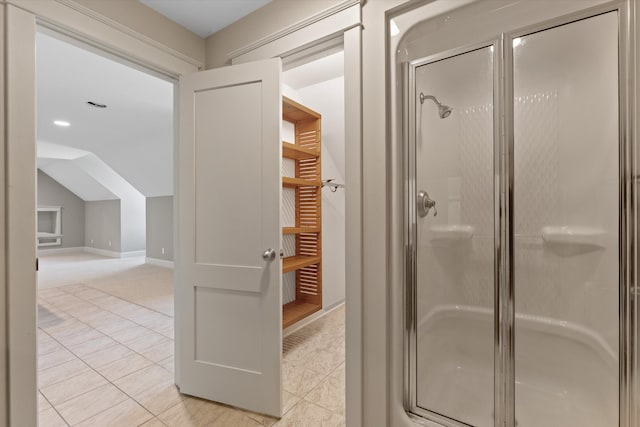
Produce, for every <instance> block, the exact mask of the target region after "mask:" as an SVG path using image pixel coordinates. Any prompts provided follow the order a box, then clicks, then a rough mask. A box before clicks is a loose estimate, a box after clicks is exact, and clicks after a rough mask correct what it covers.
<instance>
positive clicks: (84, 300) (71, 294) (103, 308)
mask: <svg viewBox="0 0 640 427" xmlns="http://www.w3.org/2000/svg"><path fill="white" fill-rule="evenodd" d="M82 285H83V286H86V287H87V288H90V287H89V286H87V285H85V284H82ZM68 286H69V285H68ZM90 289H93V288H90ZM94 290H96V291H99V292H102V293H104V294H105V295H108V296H110V297H112V298H116V299H119V300H120V301H122V302H125V303H127V304H131V305H136V306H138V307H140V308H143V309H147V310H150V311H153V312H155V313H157V314H161V315H163V316H166V317H168V318H170V319H174V317H173V316H169V315H167V314H164V313H160V312H158V311H155V310H151V309H149V308H147V307H144V306H141V305H139V304H136V303H132V302H130V301H127V300H125V299H122V298H120V297H118V296H115V295H112V294H110V293H108V292H104V291H101V290H99V289H94ZM62 292H65V293H66V294H67V295H69V296H73V297H75V298H78V299H79V300H82V301H83V302H85V303H87V304H90V305H92V306H94V307H96V308H99V309H100V310H103V311H106V312H108V313H111V314H113V315H115V316H118V317H120V318H121V319H122V320H127V321H129V322H131V323H135V324H136V325H138V326H140V327H142V328H145V329H148V330H149V331H151V332H155V333H157V334H160V335H162V336H164V337H165V338H169V339H173V338H170V337H167V336H166V335H163V334H162V333H161V332H158V330H155V329H152V328H149V327H148V326H145V325H143V324H142V323H138V322H136V321H135V320H132V319H130V318H127V317H125V316H123V315H121V314H120V313H117V312H115V311H112V310H111V309H110V308H108V307H102V306H100V305H97V304H96V303H94V302H93V300H91V299H85V298H81V297H78V296H76V295H75V294H73V293H70V292H66V291H62ZM94 299H95V298H94ZM48 303H49V304H52V305H53V306H55V307H56V308H57V309H58V310H62V311H64V312H65V314H67V315H68V316H71V317H73V318H74V319H76V320H78V321H79V322H82V323H84V324H85V325H87V326H89V327H91V328H93V329H96V330H98V329H97V328H95V327H93V326H91V325H90V324H88V323H86V322H85V321H83V320H81V319H80V318H78V317H77V316H76V315H73V314H70V313H68V312H67V311H66V310H65V309H63V308H61V307H60V306H59V305H57V304H55V303H54V302H51V301H48ZM125 329H126V327H124V328H122V329H119V330H118V331H121V330H125ZM118 331H114V332H118ZM98 332H100V333H103V332H102V331H100V330H98ZM103 334H104V333H103Z"/></svg>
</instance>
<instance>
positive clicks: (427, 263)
mask: <svg viewBox="0 0 640 427" xmlns="http://www.w3.org/2000/svg"><path fill="white" fill-rule="evenodd" d="M413 67H414V68H413V71H412V73H411V74H412V75H414V76H415V79H414V82H413V84H412V85H413V89H412V90H411V93H412V94H413V96H414V99H413V100H411V101H410V102H412V103H413V107H414V108H413V111H414V114H413V116H414V120H415V123H414V124H413V125H412V126H410V128H411V129H414V132H413V133H412V135H411V136H412V143H411V144H410V150H414V152H412V153H410V154H409V155H408V159H413V160H408V162H409V163H410V168H414V177H415V183H414V184H415V188H413V189H412V190H410V193H412V194H413V195H414V199H412V200H410V201H409V203H410V204H411V205H412V206H413V207H410V208H409V209H410V215H413V220H414V221H415V228H414V233H415V235H414V236H413V238H414V239H415V240H414V244H415V247H416V255H415V260H414V266H413V269H414V273H413V274H415V280H414V283H415V285H414V289H413V292H414V294H413V310H415V311H414V313H415V328H416V334H415V343H414V349H413V352H412V354H413V356H412V361H411V363H412V365H413V372H415V377H414V378H412V379H411V381H412V382H413V384H412V387H413V393H415V394H414V395H415V402H416V403H417V408H414V409H415V411H416V413H422V414H425V416H427V417H429V418H431V419H434V420H437V421H440V422H442V423H443V424H445V425H454V426H457V425H462V424H460V423H464V424H465V425H466V424H469V425H473V426H478V427H489V426H493V417H492V412H493V387H494V367H493V366H494V357H493V351H494V333H493V328H494V301H493V296H494V184H493V176H494V166H493V165H494V158H493V153H494V150H493V46H485V47H481V48H478V49H475V50H471V51H468V52H464V53H454V54H448V55H441V56H440V57H436V58H429V59H427V60H424V61H422V62H418V63H414V64H413Z"/></svg>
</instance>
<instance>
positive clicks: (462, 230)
mask: <svg viewBox="0 0 640 427" xmlns="http://www.w3.org/2000/svg"><path fill="white" fill-rule="evenodd" d="M473 232H474V228H473V226H472V225H463V224H455V225H434V226H432V227H431V228H430V229H429V234H430V236H429V239H430V240H431V241H432V242H443V243H445V242H450V243H453V242H463V241H466V240H470V239H471V238H472V237H473Z"/></svg>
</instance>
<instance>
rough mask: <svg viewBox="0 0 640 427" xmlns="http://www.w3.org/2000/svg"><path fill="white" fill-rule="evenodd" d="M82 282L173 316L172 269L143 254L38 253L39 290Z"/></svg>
mask: <svg viewBox="0 0 640 427" xmlns="http://www.w3.org/2000/svg"><path fill="white" fill-rule="evenodd" d="M74 283H82V284H85V285H87V286H89V287H91V288H94V289H98V290H102V291H105V292H107V293H109V294H111V295H113V296H116V297H118V298H122V299H124V300H127V301H130V302H133V303H135V304H138V305H141V306H143V307H146V308H149V309H151V310H155V311H158V312H160V313H164V314H167V315H169V316H173V270H172V269H170V268H165V267H158V266H154V265H149V264H145V263H144V257H135V258H109V257H103V256H100V255H94V254H88V253H84V252H78V253H65V254H52V255H46V254H44V255H43V254H41V255H40V271H39V273H38V289H48V288H52V287H58V286H65V285H69V284H74Z"/></svg>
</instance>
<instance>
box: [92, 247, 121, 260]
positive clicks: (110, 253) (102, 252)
mask: <svg viewBox="0 0 640 427" xmlns="http://www.w3.org/2000/svg"><path fill="white" fill-rule="evenodd" d="M84 251H85V252H89V253H90V254H95V255H102V256H108V257H111V258H120V252H114V251H107V250H105V249H98V248H91V247H89V246H85V247H84Z"/></svg>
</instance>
